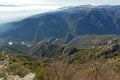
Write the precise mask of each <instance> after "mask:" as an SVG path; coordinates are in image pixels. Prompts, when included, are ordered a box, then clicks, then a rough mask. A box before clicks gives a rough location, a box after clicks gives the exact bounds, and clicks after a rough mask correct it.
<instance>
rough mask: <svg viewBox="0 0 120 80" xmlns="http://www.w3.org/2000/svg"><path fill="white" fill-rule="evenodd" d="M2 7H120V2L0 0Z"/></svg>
mask: <svg viewBox="0 0 120 80" xmlns="http://www.w3.org/2000/svg"><path fill="white" fill-rule="evenodd" d="M0 4H2V5H7V4H10V5H21V4H22V5H23V4H24V5H26V4H62V5H65V4H68V5H75V4H77V5H84V4H93V5H112V4H114V5H120V0H0Z"/></svg>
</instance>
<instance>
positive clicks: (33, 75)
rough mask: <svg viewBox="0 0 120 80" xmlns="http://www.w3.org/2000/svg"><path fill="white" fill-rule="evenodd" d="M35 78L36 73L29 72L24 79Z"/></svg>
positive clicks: (31, 79) (30, 79)
mask: <svg viewBox="0 0 120 80" xmlns="http://www.w3.org/2000/svg"><path fill="white" fill-rule="evenodd" d="M34 78H35V74H34V73H29V74H28V75H26V76H25V77H24V78H23V79H22V80H34Z"/></svg>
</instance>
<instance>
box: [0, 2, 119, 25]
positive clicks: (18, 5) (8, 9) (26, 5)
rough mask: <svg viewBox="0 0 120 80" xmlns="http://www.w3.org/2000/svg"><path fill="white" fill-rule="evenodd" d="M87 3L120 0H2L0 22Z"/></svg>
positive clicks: (96, 3) (117, 3)
mask: <svg viewBox="0 0 120 80" xmlns="http://www.w3.org/2000/svg"><path fill="white" fill-rule="evenodd" d="M87 4H90V5H119V4H120V0H76V1H75V0H0V5H1V6H0V23H7V22H12V21H16V20H20V19H24V18H25V17H28V16H31V15H35V14H39V13H44V12H48V11H54V10H56V9H58V8H61V7H64V6H77V5H87ZM4 5H6V6H4ZM7 5H9V6H7ZM10 5H15V6H10Z"/></svg>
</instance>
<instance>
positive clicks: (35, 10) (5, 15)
mask: <svg viewBox="0 0 120 80" xmlns="http://www.w3.org/2000/svg"><path fill="white" fill-rule="evenodd" d="M60 7H61V6H20V7H0V23H6V22H12V21H16V20H21V19H24V18H26V17H29V16H31V15H35V14H40V13H45V12H49V11H54V10H56V9H58V8H60Z"/></svg>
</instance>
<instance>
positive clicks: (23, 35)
mask: <svg viewBox="0 0 120 80" xmlns="http://www.w3.org/2000/svg"><path fill="white" fill-rule="evenodd" d="M119 14H120V6H119V5H118V6H77V7H68V8H63V9H60V10H57V11H54V12H49V13H44V14H38V15H35V16H31V17H29V18H26V19H24V20H22V21H18V22H14V23H11V25H12V26H13V28H11V29H10V30H9V31H7V32H6V33H4V34H2V35H1V36H2V38H7V39H8V41H33V42H35V41H37V42H39V41H43V40H47V41H48V40H52V42H54V41H55V42H56V40H62V39H63V38H64V40H66V41H65V43H68V42H69V41H71V40H72V39H73V38H75V37H78V36H81V35H105V34H116V35H119V34H120V15H119ZM68 34H70V35H68ZM68 36H69V37H68ZM70 36H72V37H70Z"/></svg>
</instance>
